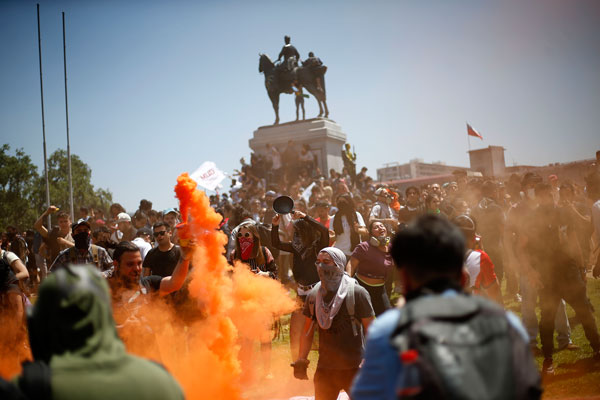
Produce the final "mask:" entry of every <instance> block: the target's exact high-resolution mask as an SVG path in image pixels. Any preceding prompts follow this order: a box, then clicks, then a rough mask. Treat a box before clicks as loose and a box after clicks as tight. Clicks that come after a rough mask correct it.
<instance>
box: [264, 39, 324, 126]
mask: <svg viewBox="0 0 600 400" xmlns="http://www.w3.org/2000/svg"><path fill="white" fill-rule="evenodd" d="M284 41H285V45H284V46H283V48H282V49H281V52H280V53H279V57H278V58H277V60H276V62H279V61H280V60H281V59H282V58H283V60H282V61H281V62H279V63H277V64H276V63H273V61H271V59H270V58H269V56H268V55H266V54H259V57H260V59H259V62H258V72H259V73H264V75H265V87H266V89H267V94H268V95H269V98H270V99H271V104H273V110H275V122H274V125H277V124H278V123H279V95H280V94H281V93H288V94H293V93H296V95H298V94H299V93H300V94H302V88H305V89H306V90H307V91H308V92H309V93H310V94H312V95H313V96H315V99H317V103H318V104H319V117H323V116H324V117H325V118H327V117H328V116H329V110H328V109H327V101H326V100H327V95H326V92H325V72H327V67H326V66H325V65H323V62H322V61H321V60H320V59H319V58H318V57H315V55H314V54H313V52H310V53H308V58H307V59H306V60H304V62H302V65H299V63H300V53H298V50H296V48H295V47H294V46H293V45H292V44H291V43H290V37H289V36H285V38H284ZM296 103H297V104H296V120H297V119H298V102H296ZM302 106H303V107H302V108H304V101H303V100H302Z"/></svg>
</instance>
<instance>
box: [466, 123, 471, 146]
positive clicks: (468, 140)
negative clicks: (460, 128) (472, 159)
mask: <svg viewBox="0 0 600 400" xmlns="http://www.w3.org/2000/svg"><path fill="white" fill-rule="evenodd" d="M467 145H468V146H469V151H471V135H469V123H468V122H467Z"/></svg>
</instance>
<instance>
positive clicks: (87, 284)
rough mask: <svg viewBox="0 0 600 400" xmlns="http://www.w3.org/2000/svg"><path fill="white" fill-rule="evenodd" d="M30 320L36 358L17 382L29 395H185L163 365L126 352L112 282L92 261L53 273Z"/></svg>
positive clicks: (60, 398) (59, 398)
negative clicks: (117, 323) (112, 297)
mask: <svg viewBox="0 0 600 400" xmlns="http://www.w3.org/2000/svg"><path fill="white" fill-rule="evenodd" d="M27 322H28V327H29V340H30V344H31V352H32V354H33V358H34V362H33V363H25V364H24V365H23V373H22V374H21V375H20V376H18V377H17V378H16V379H15V380H14V382H15V383H16V385H17V386H18V388H19V389H20V390H21V391H22V392H23V393H24V394H25V395H26V396H27V397H28V398H36V399H37V398H48V399H50V398H51V399H53V400H71V399H73V400H74V399H86V400H95V399H161V400H170V399H183V398H184V395H183V391H182V389H181V387H180V386H179V384H178V383H177V381H176V380H175V379H174V378H173V377H172V376H171V375H170V374H169V373H168V372H167V371H166V370H165V369H164V368H163V367H162V366H160V365H159V364H156V363H154V362H151V361H149V360H145V359H143V358H140V357H137V356H134V355H131V354H128V353H127V351H126V350H125V346H124V344H123V342H122V341H121V339H120V338H119V337H118V335H117V330H116V327H115V322H114V320H113V316H112V310H111V300H110V294H109V289H108V284H107V282H106V280H105V279H104V278H103V277H102V276H101V273H100V271H98V270H97V269H96V268H94V267H93V266H89V265H80V266H74V265H68V266H66V267H65V268H62V269H60V270H58V271H56V272H55V273H53V274H51V275H49V276H48V278H46V280H45V281H44V282H43V284H42V285H41V286H40V290H39V297H38V300H37V302H36V303H35V306H34V307H33V308H32V310H31V312H30V313H29V315H28V321H27Z"/></svg>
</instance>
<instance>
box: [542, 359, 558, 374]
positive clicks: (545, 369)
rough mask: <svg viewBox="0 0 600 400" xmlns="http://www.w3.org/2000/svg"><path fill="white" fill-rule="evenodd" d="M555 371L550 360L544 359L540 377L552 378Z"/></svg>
mask: <svg viewBox="0 0 600 400" xmlns="http://www.w3.org/2000/svg"><path fill="white" fill-rule="evenodd" d="M555 372H556V371H555V370H554V364H553V363H552V359H551V358H545V359H544V363H543V364H542V375H543V376H553V375H554V373H555Z"/></svg>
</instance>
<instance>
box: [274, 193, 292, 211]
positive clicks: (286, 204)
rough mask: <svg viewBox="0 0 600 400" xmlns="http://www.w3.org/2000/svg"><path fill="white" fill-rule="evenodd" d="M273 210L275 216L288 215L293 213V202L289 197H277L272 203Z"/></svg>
mask: <svg viewBox="0 0 600 400" xmlns="http://www.w3.org/2000/svg"><path fill="white" fill-rule="evenodd" d="M273 210H275V212H276V213H277V214H289V213H291V212H292V211H294V200H293V199H292V198H291V197H290V196H279V197H278V198H276V199H275V200H274V201H273Z"/></svg>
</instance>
